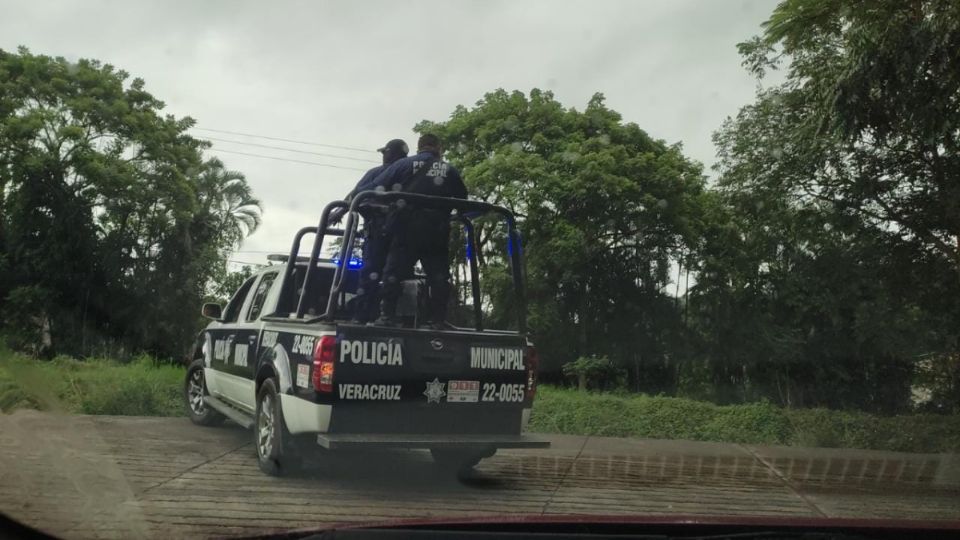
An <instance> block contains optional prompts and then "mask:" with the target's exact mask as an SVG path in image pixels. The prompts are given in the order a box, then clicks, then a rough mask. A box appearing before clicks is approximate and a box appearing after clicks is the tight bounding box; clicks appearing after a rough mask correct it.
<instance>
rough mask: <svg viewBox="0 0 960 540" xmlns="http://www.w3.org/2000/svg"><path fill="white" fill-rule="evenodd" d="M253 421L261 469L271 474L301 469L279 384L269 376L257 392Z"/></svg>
mask: <svg viewBox="0 0 960 540" xmlns="http://www.w3.org/2000/svg"><path fill="white" fill-rule="evenodd" d="M254 419H255V421H254V424H253V434H254V445H255V446H256V448H257V463H258V464H259V466H260V470H262V471H263V472H265V473H267V474H269V475H271V476H284V475H288V474H291V473H293V472H296V471H297V470H299V469H300V462H301V461H300V456H299V454H297V452H296V449H295V448H294V445H293V436H292V435H290V433H289V432H288V431H287V427H286V424H285V423H284V421H283V409H282V407H280V395H279V394H278V393H277V383H276V382H275V381H274V380H273V379H267V380H265V381H263V384H261V385H260V391H259V392H257V412H256V416H255V417H254Z"/></svg>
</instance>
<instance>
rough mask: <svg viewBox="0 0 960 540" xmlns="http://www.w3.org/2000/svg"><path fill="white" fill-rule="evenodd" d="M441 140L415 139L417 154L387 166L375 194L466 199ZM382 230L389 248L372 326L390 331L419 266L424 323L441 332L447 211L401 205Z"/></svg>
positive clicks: (447, 275) (447, 288) (446, 276)
mask: <svg viewBox="0 0 960 540" xmlns="http://www.w3.org/2000/svg"><path fill="white" fill-rule="evenodd" d="M442 155H443V148H442V147H441V145H440V140H439V139H438V138H437V137H436V136H435V135H432V134H425V135H423V136H421V137H420V140H419V141H418V143H417V154H416V155H414V156H411V157H408V158H404V159H401V160H399V161H397V162H396V163H394V164H393V165H391V166H389V167H387V168H386V169H385V170H384V171H383V172H382V173H380V174H379V175H378V176H377V177H376V179H374V181H373V183H372V185H373V187H374V188H375V189H378V188H382V189H385V190H388V191H406V192H410V193H419V194H423V195H431V196H435V197H453V198H457V199H466V198H467V188H466V187H465V186H464V185H463V179H462V178H461V177H460V172H459V171H457V169H456V168H454V167H453V166H452V165H450V164H449V163H447V162H445V161H443V159H441V156H442ZM385 227H386V228H387V230H388V235H389V236H390V237H391V238H390V249H389V251H388V253H387V260H386V264H385V266H384V268H383V291H382V300H381V308H380V311H381V314H380V319H378V320H377V324H383V325H388V326H395V325H396V323H397V319H396V311H397V302H398V300H399V299H400V294H401V292H402V281H403V280H405V279H410V278H412V277H413V267H414V265H416V263H417V261H420V264H421V266H422V267H423V272H424V273H425V274H426V277H427V285H428V287H429V298H430V302H429V306H430V315H429V317H430V320H429V323H430V324H431V325H433V326H434V327H440V326H441V325H442V324H443V323H444V321H445V320H446V314H447V300H448V298H449V296H450V262H449V251H450V211H449V210H434V209H426V208H417V207H416V205H415V204H406V205H401V204H399V201H398V204H396V207H395V208H394V209H393V210H391V212H390V214H389V215H388V217H387V222H386V225H385Z"/></svg>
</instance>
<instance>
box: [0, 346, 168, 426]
mask: <svg viewBox="0 0 960 540" xmlns="http://www.w3.org/2000/svg"><path fill="white" fill-rule="evenodd" d="M183 374H184V370H183V368H181V367H180V366H173V365H169V364H161V363H158V362H157V361H156V360H154V359H153V358H151V357H149V356H139V357H137V358H135V359H133V360H131V361H130V362H128V363H120V362H116V361H113V360H107V359H99V358H96V359H86V360H82V361H81V360H77V359H74V358H71V357H69V356H58V357H56V358H54V359H53V360H32V359H29V358H27V357H24V356H21V355H17V354H13V353H10V352H9V351H6V350H2V349H0V409H2V410H3V411H4V412H11V411H13V410H16V409H39V410H46V411H53V412H62V413H74V414H116V415H136V416H180V415H183V414H185V408H184V403H183V397H182V395H181V388H182V385H183Z"/></svg>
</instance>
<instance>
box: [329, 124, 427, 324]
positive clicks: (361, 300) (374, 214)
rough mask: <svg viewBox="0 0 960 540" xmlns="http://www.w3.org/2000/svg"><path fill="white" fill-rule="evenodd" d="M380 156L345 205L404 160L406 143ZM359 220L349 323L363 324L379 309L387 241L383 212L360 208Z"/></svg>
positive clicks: (337, 214) (338, 213)
mask: <svg viewBox="0 0 960 540" xmlns="http://www.w3.org/2000/svg"><path fill="white" fill-rule="evenodd" d="M377 151H378V152H380V153H381V154H383V165H379V166H377V167H374V168H372V169H370V170H369V171H367V173H366V174H364V175H363V178H361V179H360V181H359V182H357V185H356V187H354V188H353V190H352V191H351V192H350V193H349V194H348V195H347V196H346V200H347V201H349V200H350V199H352V198H353V197H354V196H355V195H356V194H357V193H360V192H361V191H366V190H369V189H374V185H373V181H374V180H375V179H376V178H377V176H379V175H380V173H382V172H383V171H384V170H386V169H387V167H389V166H390V165H392V164H393V163H395V162H397V161H399V160H401V159H403V158H405V157H407V153H408V152H409V151H410V149H409V147H408V146H407V143H405V142H404V141H403V140H402V139H392V140H390V141H388V142H387V144H385V145H383V148H379V149H378V150H377ZM344 212H345V209H343V208H337V209H336V210H334V212H333V213H331V215H330V220H331V221H332V222H337V221H339V220H340V219H341V218H342V217H343V214H344ZM360 215H362V216H363V253H362V257H363V267H362V269H361V270H360V283H359V286H358V288H357V305H356V311H355V312H354V315H353V319H354V322H357V323H366V322H370V321H373V320H374V319H375V318H377V314H378V312H379V309H380V295H379V294H378V293H379V289H380V278H381V275H382V274H383V265H384V262H386V258H387V250H388V249H389V247H390V238H389V237H388V236H387V231H386V230H385V228H384V223H385V221H386V212H385V210H383V209H380V208H367V207H361V210H360Z"/></svg>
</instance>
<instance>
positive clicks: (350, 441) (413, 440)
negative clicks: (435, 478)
mask: <svg viewBox="0 0 960 540" xmlns="http://www.w3.org/2000/svg"><path fill="white" fill-rule="evenodd" d="M317 444H319V445H320V446H322V447H324V448H327V449H330V450H336V449H342V448H357V447H367V448H370V447H377V448H466V447H477V446H484V447H493V448H549V447H550V441H547V440H543V439H538V438H536V437H531V436H529V435H432V434H431V435H412V434H403V433H384V434H377V433H358V434H350V433H321V434H319V435H317Z"/></svg>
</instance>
